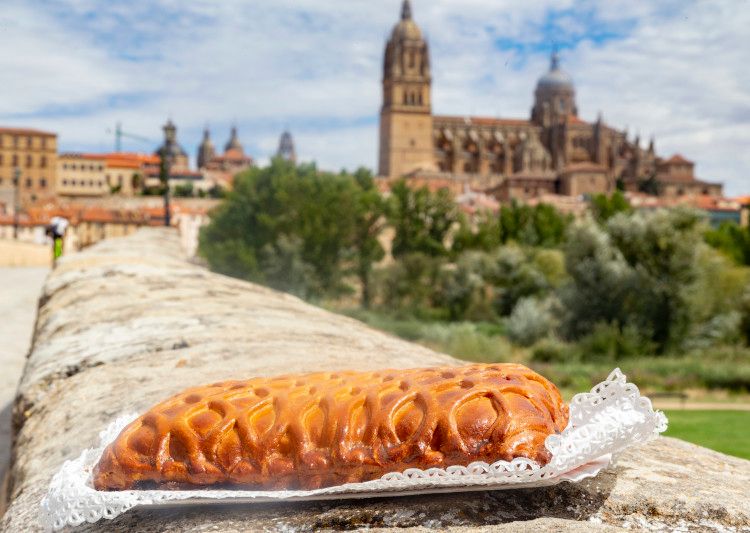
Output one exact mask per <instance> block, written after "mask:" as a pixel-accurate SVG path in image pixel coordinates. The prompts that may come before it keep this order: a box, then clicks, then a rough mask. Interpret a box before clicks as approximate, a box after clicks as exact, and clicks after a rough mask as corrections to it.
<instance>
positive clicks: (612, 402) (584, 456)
mask: <svg viewBox="0 0 750 533" xmlns="http://www.w3.org/2000/svg"><path fill="white" fill-rule="evenodd" d="M136 417H137V416H136V415H130V416H123V417H120V418H118V419H117V420H115V421H114V422H113V423H112V424H110V426H109V427H108V428H107V429H106V430H105V431H102V432H101V433H100V435H99V436H100V441H101V442H100V444H99V446H98V447H96V448H93V449H88V450H85V451H84V452H83V453H82V454H81V455H80V456H79V457H78V458H77V459H74V460H72V461H66V462H65V463H64V464H63V466H62V467H61V468H60V470H59V471H58V472H57V473H56V474H55V475H54V477H53V478H52V481H51V482H50V486H49V489H48V491H47V495H46V496H45V497H44V499H43V500H42V503H41V520H42V524H43V525H44V526H45V527H46V528H47V529H48V530H57V529H62V528H63V527H65V526H77V525H80V524H83V523H84V522H91V523H93V522H97V521H98V520H101V519H102V518H106V519H112V518H115V517H116V516H119V515H121V514H123V513H125V512H127V511H128V510H130V509H132V508H133V507H136V506H138V507H146V506H149V507H155V506H159V507H163V506H174V505H195V504H199V503H207V502H211V503H252V502H267V501H278V500H288V501H299V500H324V499H345V498H372V497H378V496H401V495H403V496H406V495H412V494H428V493H436V492H459V491H471V490H498V489H511V488H529V487H536V486H544V485H553V484H556V483H560V482H562V481H573V482H575V481H580V480H581V479H584V478H586V477H591V476H595V475H596V474H597V473H598V472H599V471H600V470H601V469H602V468H606V467H607V466H608V465H609V463H610V461H611V460H612V457H613V456H614V455H616V454H617V453H619V452H621V451H622V450H624V449H625V448H627V447H629V446H632V445H635V444H640V443H645V442H647V441H649V440H651V439H652V438H654V437H656V436H657V435H658V434H659V433H661V432H663V431H665V430H666V429H667V418H666V417H665V416H664V414H663V413H661V412H659V411H654V410H653V408H652V406H651V401H650V400H649V399H648V398H645V397H643V396H641V395H640V392H639V391H638V387H636V386H635V385H633V384H632V383H627V381H626V379H625V376H624V375H623V374H622V372H620V369H619V368H618V369H615V370H614V371H613V372H612V373H611V374H610V375H609V377H608V378H607V379H606V380H605V381H603V382H602V383H599V384H598V385H597V386H595V387H594V388H593V389H591V392H589V393H582V394H577V395H576V396H574V397H573V400H572V401H571V402H570V420H569V422H568V427H566V428H565V430H564V431H563V432H562V433H560V434H559V435H551V436H550V437H548V438H547V440H546V442H545V445H546V446H547V449H548V450H549V451H550V452H551V453H552V459H551V460H550V462H549V463H548V464H547V465H545V466H543V467H541V466H539V465H538V464H537V463H535V462H534V461H530V460H528V459H523V458H519V459H514V460H513V461H510V462H508V461H497V462H495V463H492V464H487V463H484V462H475V463H471V464H470V465H468V466H451V467H448V468H445V469H440V468H430V469H427V470H419V469H416V468H411V469H408V470H406V471H404V472H392V473H389V474H386V475H384V476H383V477H382V478H381V479H377V480H373V481H367V482H364V483H348V484H345V485H339V486H335V487H327V488H323V489H316V490H284V491H247V490H179V491H172V490H126V491H118V492H103V491H97V490H95V489H94V488H93V485H92V480H91V472H92V470H93V468H94V466H95V465H96V463H97V462H98V461H99V457H101V455H102V452H103V451H104V448H105V447H106V446H107V445H108V444H109V443H111V442H112V441H114V440H115V438H116V437H117V436H118V435H119V433H120V431H122V429H123V428H124V427H125V426H126V425H127V424H128V423H130V422H131V421H132V420H134V419H135V418H136Z"/></svg>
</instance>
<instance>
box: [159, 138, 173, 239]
mask: <svg viewBox="0 0 750 533" xmlns="http://www.w3.org/2000/svg"><path fill="white" fill-rule="evenodd" d="M165 152H167V149H166V146H165V149H164V150H163V151H162V154H161V168H162V176H161V182H162V185H163V186H164V225H165V226H166V227H169V226H170V224H171V218H172V217H171V214H170V212H169V175H170V174H171V173H172V156H171V154H169V153H165Z"/></svg>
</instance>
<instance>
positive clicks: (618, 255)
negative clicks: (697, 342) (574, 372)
mask: <svg viewBox="0 0 750 533" xmlns="http://www.w3.org/2000/svg"><path fill="white" fill-rule="evenodd" d="M700 222H701V217H700V216H699V215H698V214H696V213H695V212H693V211H689V210H685V209H674V210H671V211H667V210H660V211H655V212H652V213H634V214H632V215H626V214H624V213H620V214H617V215H615V216H614V217H613V218H611V219H610V220H609V221H608V222H607V224H606V226H605V227H604V228H603V229H600V228H598V227H597V226H596V225H595V224H594V223H593V222H591V221H584V222H582V223H579V224H577V225H576V226H575V227H574V228H573V229H572V231H571V233H570V236H569V239H568V245H567V246H566V249H565V261H566V268H567V271H568V272H569V274H570V277H571V281H570V283H568V284H567V286H566V287H564V288H563V290H562V300H563V303H564V305H565V308H566V309H567V310H568V311H569V312H568V317H567V321H566V323H567V327H566V333H567V335H568V336H569V337H571V338H581V337H582V336H585V335H589V334H591V333H592V332H593V331H594V328H595V327H598V326H597V325H598V324H599V323H601V322H604V323H605V324H619V325H621V326H622V327H623V328H624V327H625V326H627V327H630V328H633V329H634V330H635V331H637V332H640V335H641V336H643V337H648V338H649V339H650V340H651V341H653V343H654V344H655V346H656V348H657V351H658V353H665V352H667V351H669V350H675V349H679V348H680V346H681V344H682V341H683V339H684V338H686V335H687V333H688V331H689V330H690V327H691V324H692V323H693V321H694V309H693V308H692V307H691V303H693V301H694V300H693V299H692V298H691V297H692V294H693V291H694V288H695V286H696V283H697V282H698V280H699V278H700V268H699V259H700V252H701V248H702V238H701V231H702V230H701V224H700Z"/></svg>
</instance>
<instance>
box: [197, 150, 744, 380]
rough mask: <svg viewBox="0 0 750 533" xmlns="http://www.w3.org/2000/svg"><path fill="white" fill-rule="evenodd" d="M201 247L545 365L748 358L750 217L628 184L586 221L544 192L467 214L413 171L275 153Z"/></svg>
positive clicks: (292, 285)
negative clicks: (631, 198) (386, 191)
mask: <svg viewBox="0 0 750 533" xmlns="http://www.w3.org/2000/svg"><path fill="white" fill-rule="evenodd" d="M389 242H390V245H391V246H390V251H391V254H390V256H391V257H389V258H386V260H385V261H382V260H383V259H384V258H385V257H386V254H385V252H384V248H383V245H385V248H388V243H389ZM200 251H201V253H202V255H203V256H204V257H205V258H206V259H207V260H208V262H209V264H210V265H211V267H212V268H213V269H215V270H217V271H219V272H223V273H226V274H229V275H233V276H237V277H241V278H244V279H248V280H253V281H257V282H261V283H265V284H268V285H270V286H272V287H275V288H278V289H281V290H285V291H288V292H292V293H295V294H298V295H300V296H303V297H306V298H312V299H316V300H320V299H325V300H326V301H328V302H331V301H338V300H340V299H341V297H342V295H346V294H347V293H357V294H358V295H359V296H360V302H361V305H362V307H372V309H373V311H372V312H374V313H380V315H381V316H388V317H390V320H392V322H389V324H390V325H391V326H392V327H393V328H394V329H395V330H398V332H399V334H401V333H403V334H404V336H407V337H409V333H408V332H406V331H404V332H401V329H404V328H407V326H408V327H409V328H412V329H414V328H415V327H416V326H414V324H416V323H425V324H431V323H435V324H442V326H440V327H436V328H434V329H429V328H428V329H427V330H424V331H429V334H430V335H433V336H436V337H440V338H442V336H445V335H454V334H455V335H456V336H457V337H456V338H460V339H461V340H460V341H456V342H457V343H458V344H457V345H456V346H458V345H460V346H464V347H468V348H465V349H466V350H468V351H469V352H471V354H469V355H466V356H467V357H472V358H477V357H479V355H477V354H476V353H475V352H476V351H477V350H484V353H485V355H483V356H481V358H483V359H486V357H487V354H494V353H497V354H507V353H508V351H509V350H510V346H514V347H518V348H519V349H523V350H528V353H529V357H530V358H531V359H532V360H534V361H538V362H541V363H544V364H557V363H558V362H560V361H566V362H567V363H566V364H572V362H573V361H577V362H580V363H581V364H590V363H596V364H599V363H602V364H605V365H607V364H610V363H611V362H613V361H624V360H628V359H629V358H634V357H638V356H643V355H657V356H660V357H661V358H663V359H664V360H670V361H671V360H672V359H670V358H674V357H682V356H683V355H684V354H686V353H689V354H696V353H703V352H705V351H706V350H716V349H725V348H727V347H732V348H731V349H732V350H735V349H736V350H739V352H732V353H739V354H741V355H739V356H737V357H739V360H741V361H744V362H743V363H741V365H745V366H740V367H739V368H741V369H746V366H747V364H746V363H747V353H748V352H747V348H746V346H747V344H748V342H749V341H750V289H748V281H749V276H748V271H749V270H748V268H746V267H745V266H744V265H745V264H747V263H748V262H750V261H748V259H750V237H749V236H748V233H747V230H746V229H742V228H739V227H737V226H731V225H725V226H722V227H720V228H718V229H716V230H709V229H708V228H707V224H706V223H705V221H704V219H703V218H702V216H701V215H700V214H699V213H697V212H695V211H691V210H686V209H673V210H657V211H651V212H641V211H634V210H633V209H631V207H630V206H629V205H628V203H627V201H626V200H625V198H624V196H622V194H621V193H619V192H616V193H615V194H614V195H612V196H610V197H606V196H597V197H594V198H593V199H592V201H591V216H586V217H583V218H581V219H579V220H575V221H574V220H573V219H572V217H570V216H567V215H563V214H561V213H559V212H558V211H557V210H555V209H554V208H553V207H551V206H549V205H544V204H541V205H537V206H527V205H520V204H516V203H511V204H510V205H506V206H503V207H502V208H501V210H500V212H499V213H495V214H493V213H489V212H486V213H476V214H474V215H473V216H472V217H467V216H465V215H464V214H462V213H461V212H460V210H459V209H458V208H457V206H456V205H455V203H454V202H453V201H452V199H451V198H450V196H449V195H448V193H447V192H445V191H441V192H431V191H429V190H428V189H426V188H421V189H413V188H410V187H408V186H407V185H406V183H404V182H400V183H397V184H395V185H394V186H393V187H392V189H391V194H390V195H389V196H388V197H383V196H382V195H381V194H380V193H379V192H378V190H377V188H376V187H375V185H374V182H373V179H372V176H371V175H370V174H369V173H368V172H367V171H365V170H360V171H357V172H356V173H354V174H347V173H343V172H342V173H340V174H331V173H324V172H320V171H318V170H317V169H316V168H315V167H314V166H312V165H301V166H298V167H295V166H293V165H290V164H289V163H286V162H284V161H279V160H276V161H273V162H272V164H271V165H270V166H269V167H267V168H260V169H252V170H250V171H248V172H246V173H243V174H241V175H239V176H237V178H236V180H235V186H234V190H233V191H232V192H230V193H229V194H228V196H227V198H226V200H225V202H223V204H222V205H221V206H220V207H219V208H218V209H217V210H216V212H215V213H214V214H213V216H212V222H211V224H210V225H209V226H208V227H206V228H204V230H203V231H202V233H201V239H200ZM451 324H452V325H453V326H451V327H449V325H451ZM485 325H486V326H487V327H489V328H490V329H492V331H493V333H492V334H491V336H490V337H487V336H486V335H485V334H484V333H482V331H483V330H482V328H484V327H485ZM419 329H420V331H421V330H422V329H421V328H419ZM498 332H501V333H498ZM498 335H502V337H500V336H498ZM451 338H453V337H451ZM489 338H492V339H494V340H492V341H489V340H487V339H489ZM501 338H502V339H503V341H502V342H503V343H504V344H501V345H494V346H495V348H490V347H489V345H490V344H491V343H493V342H495V343H496V342H500V341H498V339H501ZM509 341H510V343H509ZM445 342H448V341H447V340H446V341H445ZM450 342H453V341H450ZM488 343H489V344H488ZM428 344H429V343H428ZM451 346H453V345H451ZM440 347H441V348H444V346H442V345H441V346H440ZM456 349H458V350H459V355H461V354H462V353H464V352H461V350H464V348H460V349H459V348H456ZM514 349H515V348H514ZM727 349H728V348H727ZM743 354H744V355H743ZM497 357H505V355H497ZM743 358H744V359H743ZM670 364H671V363H670ZM660 368H661V367H660ZM664 368H666V367H664ZM670 368H671V367H670ZM748 371H749V372H750V370H748ZM743 372H745V370H742V371H741V372H739V373H738V376H745V373H743ZM691 375H692V374H691ZM704 377H705V376H703V377H701V378H700V379H703V378H704ZM691 379H692V378H691ZM721 379H725V378H724V377H722V378H721ZM727 379H729V378H728V377H727ZM738 379H739V382H738V383H739V385H737V384H735V385H732V386H740V387H741V386H744V385H742V384H747V386H749V387H750V381H747V382H746V381H743V380H744V379H745V378H743V377H738ZM705 381H706V383H716V382H717V381H716V380H715V379H714V378H710V379H709V377H706V378H705Z"/></svg>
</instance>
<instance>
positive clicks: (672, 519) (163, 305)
mask: <svg viewBox="0 0 750 533" xmlns="http://www.w3.org/2000/svg"><path fill="white" fill-rule="evenodd" d="M460 364H462V362H461V361H458V360H455V359H452V358H450V357H448V356H447V355H442V354H439V353H436V352H433V351H431V350H428V349H426V348H423V347H420V346H417V345H414V344H411V343H408V342H405V341H402V340H399V339H396V338H395V337H392V336H390V335H386V334H384V333H380V332H378V331H375V330H372V329H370V328H369V327H367V326H365V325H363V324H362V323H360V322H358V321H356V320H353V319H350V318H346V317H343V316H339V315H335V314H333V313H330V312H327V311H324V310H322V309H320V308H317V307H313V306H311V305H308V304H306V303H304V302H302V301H300V300H299V299H297V298H294V297H292V296H289V295H285V294H281V293H278V292H275V291H272V290H270V289H267V288H264V287H260V286H257V285H253V284H251V283H246V282H243V281H240V280H236V279H232V278H228V277H225V276H220V275H217V274H213V273H211V272H208V271H207V270H205V269H203V268H201V267H199V266H197V265H195V264H192V263H190V262H188V261H186V260H185V256H184V252H183V250H181V248H180V245H179V241H178V236H177V232H176V231H174V230H172V231H170V230H167V229H143V230H140V231H139V232H137V233H135V234H133V235H130V236H128V237H125V238H121V239H111V240H106V241H103V242H100V243H98V244H97V245H95V246H92V247H90V248H88V249H87V250H85V251H83V252H81V253H79V254H73V255H70V256H67V257H64V258H63V259H62V260H61V261H60V263H59V265H58V266H57V267H56V268H55V269H54V271H53V272H52V273H51V275H50V276H49V278H48V279H47V281H46V283H45V287H44V289H43V291H42V294H41V298H40V305H39V313H38V317H37V320H36V330H35V333H34V339H33V347H32V350H31V353H30V354H29V356H28V359H27V362H26V366H25V369H24V374H23V377H22V379H21V383H20V386H19V388H18V393H17V396H16V401H15V406H14V410H13V419H14V438H13V442H14V448H13V453H12V456H13V462H12V465H11V469H10V478H9V487H8V488H9V490H8V496H9V502H8V503H9V506H8V509H7V511H6V513H5V515H4V516H3V517H2V518H1V519H0V530H2V531H8V532H11V531H13V532H16V531H23V532H30V533H33V532H35V531H40V530H41V527H40V524H39V522H38V513H39V502H40V501H41V499H42V497H43V495H44V493H45V491H46V487H47V484H48V483H49V480H50V478H51V476H52V474H53V473H54V472H55V471H56V470H57V469H58V468H59V467H60V465H61V464H62V462H63V461H65V460H66V459H71V458H74V457H77V456H78V455H79V453H80V451H81V450H82V449H83V448H86V447H89V446H91V445H92V444H93V443H95V442H96V441H97V436H98V433H99V431H101V429H102V428H103V427H104V426H106V425H107V424H108V423H109V422H110V421H111V420H112V419H113V418H114V417H116V416H118V415H120V414H122V413H123V412H132V411H136V412H140V411H143V410H145V409H147V408H148V407H150V406H151V405H153V404H154V403H156V402H158V401H160V400H162V399H163V398H165V397H167V396H169V395H171V394H173V393H176V392H178V391H180V390H182V389H184V388H186V387H190V386H194V385H200V384H205V383H211V382H214V381H220V380H226V379H232V378H238V377H248V376H271V375H277V374H283V373H290V372H304V371H324V370H334V369H335V370H344V369H357V370H367V369H382V368H413V367H424V366H434V365H460ZM749 484H750V461H745V460H742V459H737V458H732V457H728V456H726V455H722V454H719V453H715V452H712V451H709V450H706V449H703V448H699V447H698V446H693V445H690V444H687V443H684V442H681V441H678V440H674V439H668V438H659V439H658V440H656V441H655V442H653V443H651V444H649V445H647V446H644V447H640V448H637V449H632V450H628V451H626V452H625V453H623V454H622V455H620V456H619V458H618V461H617V464H616V466H613V467H611V468H609V469H607V470H606V471H604V472H602V473H600V474H599V475H598V476H597V477H596V478H593V479H589V480H585V481H583V482H580V483H576V484H568V483H564V484H561V485H558V486H555V487H548V488H537V489H526V490H508V491H492V492H473V493H455V494H448V495H440V496H436V495H431V496H423V497H401V498H394V497H391V498H385V499H371V500H349V501H336V500H334V501H325V502H316V503H292V502H287V503H280V504H261V505H245V506H239V507H231V508H228V507H226V506H224V507H222V506H210V507H206V506H200V507H194V508H191V509H175V510H160V511H148V510H145V509H139V510H134V511H131V512H129V513H127V514H125V515H123V516H121V517H118V518H117V519H115V520H112V521H102V522H100V523H98V524H96V525H87V526H82V527H81V528H80V529H76V530H75V531H81V532H82V533H83V532H95V531H97V532H99V531H101V532H103V531H107V532H115V533H117V532H130V531H139V532H140V531H154V532H155V531H170V532H177V533H179V532H188V531H189V532H194V533H195V532H209V531H223V532H240V531H300V532H306V531H334V530H361V529H376V528H382V530H393V531H403V530H404V528H411V529H412V530H414V531H428V530H430V531H432V530H439V531H453V532H458V531H461V532H463V531H477V532H478V531H488V530H489V529H490V528H491V529H492V531H520V532H526V531H528V532H531V531H582V532H583V531H607V532H609V531H626V530H627V531H634V530H654V531H656V530H659V531H675V530H680V531H703V530H706V529H715V530H720V531H744V530H746V529H747V528H748V527H750V513H749V512H748V506H747V487H748V485H749ZM0 512H2V509H1V508H0ZM743 528H744V529H743ZM379 530H380V529H379Z"/></svg>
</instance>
